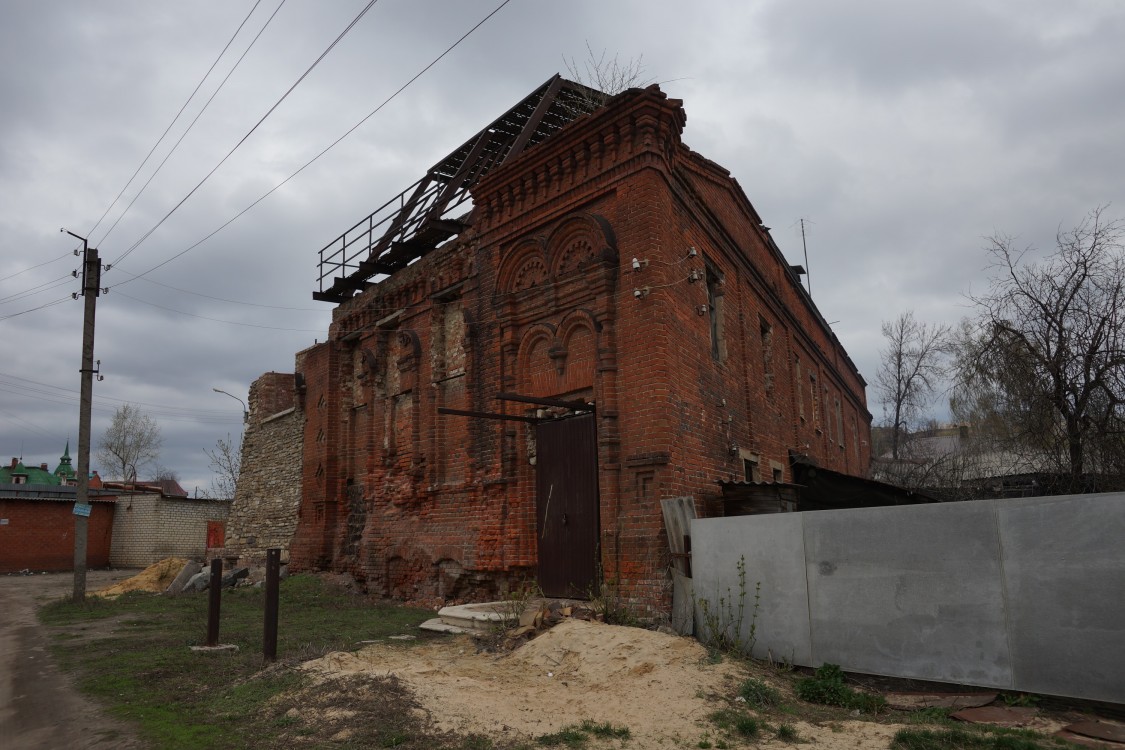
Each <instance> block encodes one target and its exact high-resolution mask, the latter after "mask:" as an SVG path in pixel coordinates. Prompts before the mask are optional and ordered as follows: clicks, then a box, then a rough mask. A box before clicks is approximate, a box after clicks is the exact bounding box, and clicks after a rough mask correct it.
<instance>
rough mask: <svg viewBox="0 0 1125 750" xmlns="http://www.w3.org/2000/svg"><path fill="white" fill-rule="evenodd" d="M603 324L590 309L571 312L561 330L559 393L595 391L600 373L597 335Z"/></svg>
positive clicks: (560, 325)
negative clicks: (595, 374)
mask: <svg viewBox="0 0 1125 750" xmlns="http://www.w3.org/2000/svg"><path fill="white" fill-rule="evenodd" d="M600 330H601V325H599V324H598V322H597V321H596V320H595V319H594V316H593V314H592V313H591V312H590V311H589V310H587V309H584V308H583V309H578V310H572V311H571V312H569V313H567V315H566V316H565V317H564V318H563V320H562V323H560V324H559V327H558V334H557V335H558V341H559V342H560V347H561V356H560V357H558V361H559V363H560V365H561V366H559V367H558V368H557V370H558V374H559V377H560V382H559V384H558V385H557V388H558V392H559V393H570V392H572V391H577V390H581V389H583V388H593V386H594V373H595V371H596V370H597V358H598V333H599V332H600Z"/></svg>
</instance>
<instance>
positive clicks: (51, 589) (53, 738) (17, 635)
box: [0, 570, 144, 750]
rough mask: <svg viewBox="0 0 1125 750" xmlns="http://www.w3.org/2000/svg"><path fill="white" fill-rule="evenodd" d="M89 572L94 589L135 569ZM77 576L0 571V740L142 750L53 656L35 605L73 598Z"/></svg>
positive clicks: (12, 749)
mask: <svg viewBox="0 0 1125 750" xmlns="http://www.w3.org/2000/svg"><path fill="white" fill-rule="evenodd" d="M136 572H137V571H135V570H112V571H106V570H97V571H90V573H89V575H88V576H87V579H86V588H87V590H88V591H94V590H96V589H99V588H102V587H103V586H108V585H110V584H112V583H115V582H117V581H120V580H122V579H124V578H128V577H129V576H131V575H133V574H135V573H136ZM73 585H74V574H73V573H49V574H46V575H31V576H19V575H0V745H2V746H3V747H4V750H56V748H76V749H79V750H110V749H111V748H113V749H114V750H117V749H118V748H121V749H124V750H136V749H139V748H142V747H144V745H143V744H142V743H141V742H140V741H139V740H137V738H136V737H134V736H133V734H132V731H131V729H130V728H129V727H128V726H127V725H125V724H122V723H121V722H118V721H115V720H113V719H110V718H109V717H108V716H106V715H105V714H104V713H103V711H102V710H101V708H100V707H99V706H97V705H96V704H95V703H93V702H91V701H90V700H89V699H87V698H85V697H84V696H82V695H81V694H79V693H78V691H77V689H75V687H74V685H73V684H72V682H71V679H70V677H69V675H67V674H66V673H64V672H62V671H61V670H60V669H59V668H58V666H56V664H55V662H54V660H53V659H52V658H51V655H50V649H49V643H48V638H47V635H46V634H45V633H44V632H43V630H42V629H41V628H40V627H39V623H38V620H36V617H35V610H36V608H37V607H39V606H40V605H41V604H44V603H46V602H49V601H52V600H54V599H59V598H62V597H64V596H67V595H68V594H69V593H70V592H71V590H72V588H73Z"/></svg>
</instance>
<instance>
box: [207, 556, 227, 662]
mask: <svg viewBox="0 0 1125 750" xmlns="http://www.w3.org/2000/svg"><path fill="white" fill-rule="evenodd" d="M222 595H223V558H221V557H216V558H215V559H214V560H212V561H211V583H210V585H209V586H208V589H207V643H206V644H204V645H207V646H217V645H219V604H220V601H221V597H222Z"/></svg>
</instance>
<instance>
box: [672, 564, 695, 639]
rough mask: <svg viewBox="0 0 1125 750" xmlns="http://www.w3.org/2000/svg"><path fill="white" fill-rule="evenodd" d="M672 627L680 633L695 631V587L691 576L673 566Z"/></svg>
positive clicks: (688, 633)
mask: <svg viewBox="0 0 1125 750" xmlns="http://www.w3.org/2000/svg"><path fill="white" fill-rule="evenodd" d="M672 629H673V630H675V631H676V632H677V633H679V634H680V635H692V634H693V633H694V632H695V587H694V586H693V585H692V581H691V579H690V578H688V577H687V576H685V575H684V574H683V573H681V572H680V571H678V570H676V569H675V568H672Z"/></svg>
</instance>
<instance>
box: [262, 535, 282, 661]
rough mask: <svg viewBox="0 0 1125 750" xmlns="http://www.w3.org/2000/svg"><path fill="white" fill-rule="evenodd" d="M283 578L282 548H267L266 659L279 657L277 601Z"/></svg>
mask: <svg viewBox="0 0 1125 750" xmlns="http://www.w3.org/2000/svg"><path fill="white" fill-rule="evenodd" d="M280 579H281V549H280V548H278V547H271V548H270V549H268V550H266V617H265V633H264V635H263V637H262V655H263V656H264V657H265V659H266V661H274V660H275V659H277V602H278V587H279V583H280Z"/></svg>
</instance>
